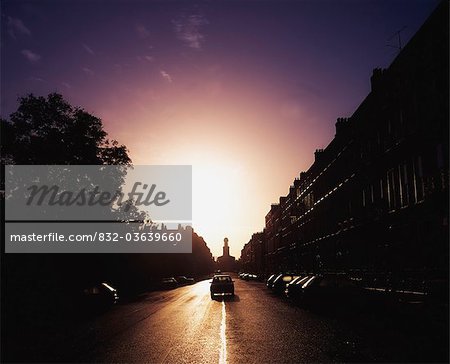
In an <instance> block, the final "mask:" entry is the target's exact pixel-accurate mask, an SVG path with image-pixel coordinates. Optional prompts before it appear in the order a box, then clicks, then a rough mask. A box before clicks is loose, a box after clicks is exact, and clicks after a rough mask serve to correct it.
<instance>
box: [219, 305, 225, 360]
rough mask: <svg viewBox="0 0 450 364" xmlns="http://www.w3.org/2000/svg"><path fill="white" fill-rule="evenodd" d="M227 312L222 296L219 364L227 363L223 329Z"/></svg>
mask: <svg viewBox="0 0 450 364" xmlns="http://www.w3.org/2000/svg"><path fill="white" fill-rule="evenodd" d="M226 319H227V313H226V311H225V301H224V299H223V298H222V322H221V323H220V356H219V364H226V363H227V338H226V336H225V330H226V328H227V321H226Z"/></svg>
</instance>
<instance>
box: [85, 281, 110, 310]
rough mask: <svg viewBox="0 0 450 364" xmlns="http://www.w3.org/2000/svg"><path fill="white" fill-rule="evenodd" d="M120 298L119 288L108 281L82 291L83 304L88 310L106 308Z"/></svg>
mask: <svg viewBox="0 0 450 364" xmlns="http://www.w3.org/2000/svg"><path fill="white" fill-rule="evenodd" d="M118 300H119V295H118V292H117V290H116V289H115V288H113V287H112V286H111V285H110V284H108V283H106V282H103V283H99V284H94V285H92V286H90V287H87V288H84V289H83V291H82V305H83V306H84V308H85V309H87V310H102V309H106V308H108V307H110V306H112V305H114V304H116V303H117V302H118Z"/></svg>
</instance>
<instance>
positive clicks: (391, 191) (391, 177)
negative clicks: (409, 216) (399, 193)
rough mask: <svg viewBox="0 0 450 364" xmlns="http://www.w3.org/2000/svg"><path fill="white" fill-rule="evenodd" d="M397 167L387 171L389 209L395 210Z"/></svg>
mask: <svg viewBox="0 0 450 364" xmlns="http://www.w3.org/2000/svg"><path fill="white" fill-rule="evenodd" d="M396 190H397V189H396V186H395V169H391V170H389V171H388V173H387V199H388V207H389V210H395V208H396V206H397V204H396Z"/></svg>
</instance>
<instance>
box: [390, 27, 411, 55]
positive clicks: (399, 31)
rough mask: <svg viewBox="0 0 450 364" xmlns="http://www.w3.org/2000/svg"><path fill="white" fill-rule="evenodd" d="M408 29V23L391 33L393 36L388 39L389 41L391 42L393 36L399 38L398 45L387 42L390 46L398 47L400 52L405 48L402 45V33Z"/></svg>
mask: <svg viewBox="0 0 450 364" xmlns="http://www.w3.org/2000/svg"><path fill="white" fill-rule="evenodd" d="M405 29H406V25H405V26H403V28H402V29H400V30H397V31H396V32H395V33H394V34H392V35H391V37H390V38H389V39H388V42H390V41H391V40H392V39H393V38H395V37H396V38H397V45H393V44H387V46H388V47H392V48H395V49H398V51H399V52H400V51H401V50H402V48H403V46H402V35H401V33H402V32H403V31H404V30H405Z"/></svg>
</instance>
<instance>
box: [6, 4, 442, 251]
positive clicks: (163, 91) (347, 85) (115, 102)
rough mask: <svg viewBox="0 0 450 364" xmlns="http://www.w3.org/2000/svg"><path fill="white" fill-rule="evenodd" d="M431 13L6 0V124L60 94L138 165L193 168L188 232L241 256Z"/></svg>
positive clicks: (367, 7)
mask: <svg viewBox="0 0 450 364" xmlns="http://www.w3.org/2000/svg"><path fill="white" fill-rule="evenodd" d="M437 3H438V1H437V0H429V1H426V0H421V1H417V0H407V1H400V0H398V1H395V0H389V1H369V0H362V1H337V0H333V1H312V0H311V1H209V2H195V1H180V2H175V1H154V2H152V1H70V0H65V1H40V0H34V1H17V0H15V1H9V0H3V1H2V2H1V20H2V21H1V30H2V32H1V51H2V53H1V67H2V73H1V74H2V79H1V82H2V83H1V87H2V88H1V91H2V92H1V115H2V117H6V116H8V115H9V113H10V112H12V111H14V110H15V108H16V107H17V101H16V100H17V97H18V96H20V95H24V94H26V93H29V92H33V93H35V94H39V95H45V94H48V93H49V92H53V91H58V92H60V93H62V94H63V95H64V96H65V97H66V98H67V99H68V100H69V101H70V102H71V103H73V104H74V105H79V106H83V107H84V108H85V109H86V110H88V111H90V112H92V113H93V114H95V115H97V116H100V117H101V118H102V119H103V122H104V124H105V128H106V130H107V131H108V132H109V133H110V135H111V137H113V138H116V139H118V140H119V142H121V143H124V144H126V145H127V146H128V147H129V149H130V152H131V158H132V159H133V162H134V163H135V164H179V163H185V164H192V165H193V168H194V181H193V182H194V191H193V193H194V198H193V203H194V227H195V228H196V229H197V230H198V231H199V233H200V234H202V235H203V236H204V237H205V239H206V241H207V242H208V244H209V246H210V247H211V249H212V251H213V254H215V255H220V252H221V245H222V241H223V237H224V236H228V237H229V238H230V246H231V252H232V253H233V254H234V255H236V256H239V251H240V249H241V247H242V245H243V244H244V243H245V242H247V241H248V239H249V238H250V236H251V234H252V233H253V232H256V231H258V230H261V229H262V228H263V226H264V215H265V214H266V212H267V211H268V210H269V207H270V203H272V202H276V201H277V199H278V196H280V195H282V194H286V193H287V191H288V187H289V185H290V183H291V182H292V180H293V178H294V177H295V176H297V175H298V173H299V172H300V171H302V170H305V169H307V168H308V167H309V165H310V164H311V163H312V160H313V152H314V149H315V148H321V147H325V146H326V145H327V144H328V143H329V141H331V139H332V137H333V135H334V123H335V119H336V118H337V117H342V116H349V115H351V114H352V113H353V111H354V110H355V109H356V107H357V106H358V105H359V103H360V102H361V101H362V100H363V99H364V98H365V96H366V95H367V94H368V92H369V86H370V81H369V79H370V75H371V73H372V69H373V68H375V67H387V66H388V65H389V64H390V63H391V61H392V60H393V59H394V57H395V55H396V53H397V50H396V49H395V47H392V46H396V45H397V40H396V38H395V37H394V38H393V39H390V38H391V36H392V35H393V34H395V32H396V31H397V30H399V29H402V28H403V27H404V26H406V28H404V30H403V31H402V33H401V36H402V42H403V43H404V44H405V43H406V42H407V41H408V40H409V38H410V37H411V36H412V35H413V34H414V33H415V32H416V31H417V30H418V28H419V27H420V25H421V24H422V23H423V22H424V21H425V19H426V18H427V16H428V15H429V14H430V13H431V12H432V10H433V9H434V8H435V7H436V5H437ZM388 44H390V45H391V46H388Z"/></svg>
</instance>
